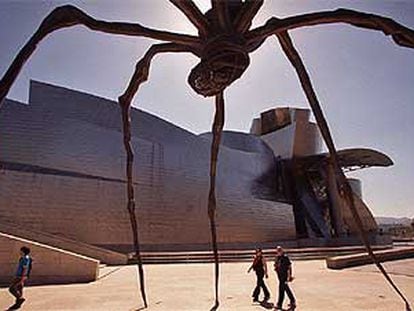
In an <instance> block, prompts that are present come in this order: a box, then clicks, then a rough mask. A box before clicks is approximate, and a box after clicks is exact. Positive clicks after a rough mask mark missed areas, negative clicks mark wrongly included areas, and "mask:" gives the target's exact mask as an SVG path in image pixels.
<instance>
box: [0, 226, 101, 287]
mask: <svg viewBox="0 0 414 311" xmlns="http://www.w3.org/2000/svg"><path fill="white" fill-rule="evenodd" d="M22 246H27V247H29V248H30V250H31V256H32V258H33V270H32V272H31V276H30V280H29V282H28V284H29V285H33V284H39V285H40V284H42V285H45V284H64V283H85V282H92V281H95V280H96V278H97V277H98V273H99V270H98V269H99V261H98V260H95V259H92V258H88V257H85V256H81V255H77V254H74V253H70V252H67V251H64V250H60V249H58V248H54V247H50V246H47V245H44V244H40V243H37V242H32V241H29V240H25V239H21V238H19V237H16V236H13V235H9V234H4V233H1V232H0V284H1V285H7V284H9V283H10V282H11V280H12V279H13V278H14V274H15V271H16V268H17V263H18V260H19V256H20V255H19V251H20V248H21V247H22Z"/></svg>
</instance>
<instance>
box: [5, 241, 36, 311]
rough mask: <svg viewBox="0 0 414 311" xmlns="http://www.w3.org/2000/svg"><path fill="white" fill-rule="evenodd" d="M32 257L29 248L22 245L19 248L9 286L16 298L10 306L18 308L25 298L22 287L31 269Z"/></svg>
mask: <svg viewBox="0 0 414 311" xmlns="http://www.w3.org/2000/svg"><path fill="white" fill-rule="evenodd" d="M32 262H33V260H32V258H31V257H30V248H28V247H26V246H23V247H22V248H20V259H19V263H18V265H17V270H16V275H15V278H14V280H13V282H12V284H11V285H10V287H9V292H10V293H11V294H12V295H13V296H14V297H15V298H16V302H15V304H14V305H13V306H12V307H11V308H10V309H11V310H13V309H18V308H20V306H21V305H22V304H23V302H24V301H25V300H26V299H24V298H23V288H24V284H25V282H26V280H27V279H28V278H29V276H30V272H31V270H32Z"/></svg>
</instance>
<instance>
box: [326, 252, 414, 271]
mask: <svg viewBox="0 0 414 311" xmlns="http://www.w3.org/2000/svg"><path fill="white" fill-rule="evenodd" d="M374 253H375V256H376V257H377V258H378V260H379V261H380V262H384V261H391V260H399V259H406V258H413V257H414V247H410V248H400V249H391V250H384V251H378V252H374ZM372 263H373V262H372V259H371V257H370V256H369V255H368V254H367V253H363V254H354V255H346V256H337V257H331V258H327V259H326V265H327V267H328V268H330V269H343V268H350V267H356V266H363V265H367V264H372Z"/></svg>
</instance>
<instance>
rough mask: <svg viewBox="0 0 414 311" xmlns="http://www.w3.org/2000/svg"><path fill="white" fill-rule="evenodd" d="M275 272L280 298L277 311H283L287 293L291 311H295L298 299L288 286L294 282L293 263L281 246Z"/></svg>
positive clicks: (277, 248) (277, 255) (278, 248)
mask: <svg viewBox="0 0 414 311" xmlns="http://www.w3.org/2000/svg"><path fill="white" fill-rule="evenodd" d="M275 271H276V274H277V277H278V279H279V297H278V300H277V304H276V310H282V306H283V300H284V299H285V292H286V294H287V295H288V297H289V300H290V304H289V310H295V308H296V299H295V296H294V295H293V292H292V291H291V289H290V287H289V284H288V282H292V281H293V276H292V263H291V262H290V259H289V257H288V256H287V255H286V254H285V252H284V250H283V248H282V247H281V246H278V247H276V260H275Z"/></svg>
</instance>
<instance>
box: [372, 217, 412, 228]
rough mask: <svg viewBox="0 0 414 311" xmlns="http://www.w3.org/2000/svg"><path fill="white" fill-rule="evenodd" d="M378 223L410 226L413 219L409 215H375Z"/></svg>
mask: <svg viewBox="0 0 414 311" xmlns="http://www.w3.org/2000/svg"><path fill="white" fill-rule="evenodd" d="M375 220H376V221H377V223H378V225H380V226H381V225H383V226H384V225H403V226H410V225H411V222H412V221H413V220H412V219H411V218H408V217H375Z"/></svg>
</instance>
